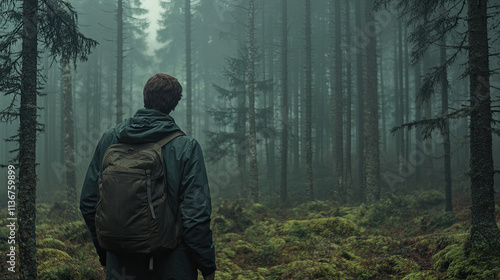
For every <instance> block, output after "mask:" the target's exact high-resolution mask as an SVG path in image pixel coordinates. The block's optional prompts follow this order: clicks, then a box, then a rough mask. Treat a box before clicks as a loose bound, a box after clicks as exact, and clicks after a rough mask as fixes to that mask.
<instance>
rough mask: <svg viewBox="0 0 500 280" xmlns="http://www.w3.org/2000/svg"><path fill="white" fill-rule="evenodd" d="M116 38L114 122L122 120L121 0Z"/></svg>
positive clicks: (117, 17) (121, 1) (120, 1)
mask: <svg viewBox="0 0 500 280" xmlns="http://www.w3.org/2000/svg"><path fill="white" fill-rule="evenodd" d="M116 21H117V25H118V28H117V33H116V34H117V35H116V36H117V38H116V49H117V51H116V123H120V122H122V118H123V111H122V99H123V0H118V11H117V16H116Z"/></svg>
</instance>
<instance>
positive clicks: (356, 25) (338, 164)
mask: <svg viewBox="0 0 500 280" xmlns="http://www.w3.org/2000/svg"><path fill="white" fill-rule="evenodd" d="M118 2H123V6H122V7H121V9H122V10H121V11H122V13H123V14H122V15H121V20H122V21H121V24H119V25H117V16H118V15H117V11H119V10H118V7H117V1H89V2H88V3H87V2H86V1H78V2H75V3H72V4H73V5H74V6H75V9H76V11H77V12H78V16H79V26H80V30H81V32H82V33H83V34H85V35H86V36H88V37H90V38H92V39H95V40H97V41H98V42H99V45H98V46H97V47H96V48H95V49H94V50H93V51H92V53H91V54H90V55H89V57H88V61H86V62H80V63H78V64H77V65H76V68H72V69H71V71H72V82H71V93H72V95H73V99H72V100H73V107H74V113H73V114H74V131H72V133H74V152H75V171H76V190H78V189H79V188H80V186H81V182H82V180H83V177H84V174H85V171H86V168H87V166H88V163H89V161H90V158H91V156H92V153H93V150H94V148H95V145H96V143H97V142H98V140H99V138H100V136H101V134H102V132H104V131H105V130H107V129H109V128H111V127H112V126H113V125H114V124H116V123H117V121H118V120H121V119H124V118H127V117H130V116H131V115H132V114H133V113H134V112H135V111H136V110H137V109H139V108H141V107H142V105H143V104H142V87H143V85H144V84H145V81H147V79H148V78H149V77H150V76H152V75H153V74H155V73H157V72H165V73H169V74H171V75H173V76H175V77H177V78H178V79H179V80H180V81H181V83H182V85H183V86H184V97H183V100H182V101H181V102H180V104H179V106H178V108H177V109H176V110H175V112H173V113H172V116H173V117H174V118H175V120H176V122H177V123H178V124H179V125H180V126H181V128H183V129H184V130H185V131H186V132H189V134H190V135H192V136H193V137H195V138H196V139H198V140H199V141H200V143H201V144H202V147H203V148H204V151H205V156H206V159H207V166H208V167H207V168H208V172H209V177H210V182H211V190H212V195H213V197H214V199H215V200H216V201H217V200H218V199H222V198H238V197H242V196H244V194H245V192H246V189H248V188H249V186H248V176H249V162H248V161H249V156H248V155H249V151H250V145H249V144H248V143H247V140H246V139H247V136H248V134H249V128H250V127H249V126H250V125H249V116H248V100H247V99H246V97H245V96H246V92H245V87H246V85H247V80H248V79H247V78H248V77H247V71H248V69H247V61H248V55H247V48H248V40H247V33H248V32H247V30H248V20H247V17H248V7H247V5H246V3H245V1H236V0H235V1H192V3H191V8H190V11H191V13H190V14H186V13H185V10H186V3H185V2H183V1H167V2H163V3H162V4H161V5H158V6H157V7H156V9H158V10H160V11H161V19H160V20H159V22H158V27H159V29H158V30H152V29H150V28H148V27H149V25H150V24H151V23H150V20H149V19H148V11H147V10H145V9H144V7H143V6H144V5H143V4H141V1H126V0H124V1H118ZM330 2H331V3H330ZM490 2H491V1H490ZM335 5H338V7H336V6H335ZM490 5H491V6H492V7H493V8H492V9H491V10H492V12H491V13H496V12H495V11H496V10H497V9H498V7H497V6H495V4H494V3H493V2H492V3H490ZM305 8H306V7H305V4H304V3H303V2H301V1H293V2H290V1H289V3H288V7H287V13H288V15H287V16H288V20H287V25H286V30H283V26H282V25H283V24H282V16H281V14H282V7H281V2H280V1H255V7H254V9H255V11H254V17H255V18H254V29H253V31H254V38H253V42H252V44H253V48H254V50H255V57H254V60H255V61H254V63H255V70H254V72H255V78H254V79H255V85H256V86H255V113H256V119H255V123H256V128H255V131H256V151H257V157H256V158H257V163H258V164H257V166H258V185H259V189H260V193H259V200H260V201H267V202H272V201H274V200H276V199H278V198H279V196H280V180H281V178H282V177H281V175H280V172H281V169H282V168H280V166H281V159H282V158H285V157H286V161H287V162H286V163H287V184H288V189H287V192H288V196H289V197H292V198H293V199H292V201H303V200H304V199H307V198H308V196H306V195H305V194H306V187H305V185H306V178H307V176H306V173H307V170H306V168H305V167H306V161H307V158H308V155H307V154H308V152H307V151H306V148H307V147H306V146H307V143H308V142H307V141H308V140H307V139H306V134H307V132H306V127H307V126H310V127H309V128H310V132H309V133H310V136H309V137H310V138H309V139H310V140H309V141H311V143H310V144H309V145H310V147H309V149H311V151H312V154H310V155H309V156H310V157H311V165H312V174H313V177H312V178H313V179H312V181H313V185H314V192H313V196H312V197H311V198H313V199H319V198H321V199H325V198H328V199H334V200H343V201H349V202H359V201H363V200H364V197H363V194H362V193H363V191H362V190H363V184H364V182H363V181H364V175H363V172H362V169H363V167H362V166H363V163H364V161H365V157H364V156H363V153H362V147H363V145H364V144H365V143H367V141H368V140H369V139H372V138H369V137H368V135H363V132H364V131H363V116H364V113H365V109H364V108H363V106H364V104H363V101H364V100H363V82H364V77H363V71H364V70H363V65H362V63H361V59H362V56H361V53H362V51H363V50H364V48H366V47H368V46H367V44H368V43H370V42H373V43H375V44H376V46H375V48H376V52H374V53H373V54H374V57H376V61H375V63H376V65H373V66H371V67H372V68H373V69H368V76H372V75H375V76H376V82H377V87H376V88H377V93H378V94H377V100H376V103H377V111H378V115H379V117H378V123H377V125H378V130H379V131H378V134H379V136H378V137H375V141H378V143H379V144H378V148H379V151H380V176H381V177H380V191H381V193H382V196H384V195H387V194H389V193H397V194H404V193H408V192H412V191H415V190H419V189H437V190H444V174H445V172H444V160H443V158H444V152H443V136H442V135H441V133H440V132H439V131H438V130H435V131H434V133H433V134H432V136H431V137H430V138H429V139H427V140H423V139H422V137H421V136H420V134H419V133H420V131H419V130H418V129H412V130H399V131H397V132H395V133H391V132H390V129H391V128H393V127H395V126H400V125H402V124H403V123H409V122H413V121H416V120H420V119H422V118H424V117H425V118H432V117H435V116H440V115H442V108H441V96H440V92H439V89H440V85H439V84H438V83H437V84H436V85H435V87H434V89H432V92H429V94H430V96H429V99H428V101H427V102H423V103H422V104H420V103H421V102H419V100H418V98H417V93H418V89H419V88H420V86H421V83H422V79H423V78H425V77H426V75H429V73H431V72H432V71H433V69H434V68H435V67H437V66H439V65H440V50H439V46H431V47H429V48H428V49H427V50H426V51H425V53H424V54H423V57H422V58H421V59H420V60H419V61H418V62H417V63H416V64H415V63H414V61H413V58H412V57H411V53H412V51H414V50H415V47H414V45H413V44H412V42H411V41H410V39H409V36H410V35H411V32H412V31H414V27H413V26H412V25H410V26H407V25H406V24H405V21H404V20H405V17H401V16H403V15H402V14H401V13H399V12H398V11H397V10H396V9H394V8H393V7H386V8H382V9H379V11H378V12H376V13H373V14H372V17H370V18H367V17H366V16H365V14H366V13H367V7H366V3H365V2H364V1H338V2H336V1H313V3H312V4H311V6H310V9H311V10H310V21H311V23H310V29H308V32H310V39H311V42H310V46H309V51H310V52H311V53H310V56H308V54H307V50H306V41H305V38H306V35H305V31H306V30H305V29H304V26H305V18H306V14H305V13H306V9H305ZM459 8H460V7H459V6H458V7H455V8H454V9H457V10H452V11H451V13H462V16H463V14H464V13H465V11H463V10H462V11H460V10H458V9H459ZM336 13H338V14H336ZM188 17H189V19H188ZM497 22H498V19H497V18H495V17H493V18H492V19H491V20H490V21H489V23H490V26H491V28H494V27H495V26H496V24H497ZM375 24H377V25H376V26H375ZM186 27H188V28H187V29H186ZM461 29H463V30H461ZM465 30H466V27H465V26H463V25H460V26H458V27H457V30H456V31H455V33H451V34H450V35H448V36H446V41H445V45H446V46H449V48H448V49H447V51H448V52H447V56H451V55H452V54H453V55H455V47H454V46H455V45H456V44H458V43H460V42H458V40H459V39H460V36H459V35H460V34H461V32H464V31H465ZM284 31H286V33H287V38H288V39H287V48H283V42H282V37H283V32H284ZM117 32H120V33H119V35H118V34H117ZM497 32H498V31H496V32H495V31H494V32H491V34H492V36H491V37H492V38H493V37H494V36H496V35H495V34H498V33H497ZM150 38H155V39H156V40H157V41H158V42H159V43H157V42H154V41H151V40H150ZM490 47H491V49H492V50H491V53H495V52H496V51H495V50H497V49H498V40H496V39H492V40H491V42H490ZM118 50H119V51H118ZM284 51H285V52H286V54H285V55H286V56H285V57H286V58H287V64H286V66H285V67H286V68H284V69H283V65H282V58H283V55H284V54H283V52H284ZM188 52H189V53H188ZM370 55H371V54H370ZM40 56H42V58H41V59H40V63H39V64H40V65H39V68H40V75H41V76H43V77H44V79H45V82H44V83H43V88H41V89H40V93H42V94H43V96H41V97H40V98H39V103H38V104H39V106H40V107H42V108H43V109H41V110H39V112H38V115H39V118H38V121H39V122H40V123H42V124H43V125H44V131H43V132H40V133H39V134H38V140H37V147H38V149H37V162H38V163H39V165H38V166H37V176H38V179H39V181H38V183H37V191H38V194H39V199H41V200H45V201H47V200H49V199H55V198H57V199H61V198H62V199H64V198H65V196H66V177H65V176H64V170H65V168H64V166H65V165H64V162H65V160H64V148H63V147H64V133H63V129H64V126H63V122H64V116H65V115H67V112H66V111H65V110H64V108H63V92H62V70H61V67H62V66H61V63H60V60H59V59H56V60H55V61H54V60H53V59H51V58H48V55H46V54H44V53H41V54H40ZM456 56H457V57H456V58H455V63H454V64H453V65H451V67H450V68H449V69H448V71H447V76H446V77H447V79H448V82H449V89H448V106H449V110H450V111H451V110H453V109H459V108H461V107H462V106H465V105H466V104H467V100H468V99H469V97H468V94H469V92H468V84H469V81H468V79H467V78H466V77H463V74H464V69H463V67H462V65H463V64H464V63H465V62H466V59H467V56H466V52H465V51H460V52H459V53H458V54H457V55H456ZM308 58H309V59H310V68H307V67H306V62H307V61H306V60H307V59H308ZM498 61H499V60H498V56H491V62H490V65H491V68H496V67H497V66H498V64H499V62H498ZM413 64H414V65H413ZM308 71H309V72H310V76H308ZM284 75H286V80H285V81H286V83H287V84H286V85H284V84H283V81H284V79H283V77H284ZM117 77H120V78H118V79H117ZM307 79H310V84H308V83H307ZM498 79H499V78H498V75H492V76H491V78H490V84H491V85H492V90H491V94H492V96H495V95H498V90H497V88H498V87H499V86H500V83H499V80H498ZM284 91H286V95H284V94H283V92H284ZM308 91H310V92H309V93H308ZM117 92H118V93H119V94H117ZM308 94H309V95H308ZM284 96H286V99H287V100H286V101H285V100H283V99H284ZM307 96H310V98H311V100H310V101H309V102H311V104H310V105H309V106H311V109H309V110H310V113H309V114H310V116H309V118H310V119H309V120H307V118H308V117H307V108H306V105H307V100H306V98H307ZM1 98H2V102H1V103H2V104H4V106H5V105H6V104H9V102H10V100H11V96H2V97H1ZM118 99H121V109H120V110H121V114H120V115H119V116H117V104H118ZM493 99H494V98H493ZM285 102H286V103H285ZM283 104H286V105H283ZM495 104H496V105H498V103H493V106H495ZM285 106H286V107H285ZM284 115H286V123H284V122H283V120H284V119H285V118H284ZM307 121H308V122H307ZM2 126H3V129H2V130H1V132H0V133H1V134H2V135H1V137H2V139H7V138H9V137H11V136H12V135H15V134H16V132H17V129H18V124H17V122H16V121H14V122H12V123H8V124H2ZM284 129H286V136H285V139H286V143H284V142H282V137H283V135H282V133H283V130H284ZM449 130H450V138H449V139H450V144H451V148H450V151H451V178H452V187H453V190H455V191H458V192H462V191H468V187H469V184H468V183H467V181H468V179H467V176H466V173H467V171H468V169H469V166H468V162H469V148H468V119H467V118H461V119H456V120H451V122H450V125H449ZM284 144H286V145H287V153H286V155H285V156H284V155H283V154H282V146H283V145H284ZM498 144H499V140H498V137H494V145H493V147H494V152H493V153H494V155H500V150H499V149H500V147H499V145H498ZM1 145H2V149H0V157H1V158H2V159H3V161H4V162H7V161H8V160H9V159H11V158H13V157H14V154H13V153H11V152H10V151H12V150H14V149H15V148H16V145H15V143H13V142H2V143H1ZM495 166H496V169H498V162H495ZM6 176H7V173H6V172H2V173H1V174H0V178H1V179H2V180H3V181H6V180H7V178H6ZM254 176H255V175H254ZM496 178H497V180H496V181H497V183H496V187H497V188H498V175H496ZM58 195H59V196H60V197H58ZM5 200H6V196H2V197H1V201H2V203H5Z"/></svg>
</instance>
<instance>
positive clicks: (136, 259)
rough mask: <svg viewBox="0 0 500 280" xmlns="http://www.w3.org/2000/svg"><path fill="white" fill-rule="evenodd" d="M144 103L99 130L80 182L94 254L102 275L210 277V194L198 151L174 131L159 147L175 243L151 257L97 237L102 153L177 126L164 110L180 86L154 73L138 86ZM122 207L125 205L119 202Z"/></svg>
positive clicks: (162, 134) (170, 107)
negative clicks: (116, 249) (113, 248)
mask: <svg viewBox="0 0 500 280" xmlns="http://www.w3.org/2000/svg"><path fill="white" fill-rule="evenodd" d="M143 95H144V108H145V109H139V110H138V111H137V112H136V114H135V115H134V117H132V118H131V119H128V120H125V121H123V122H122V123H120V124H118V125H117V126H116V127H115V128H113V129H110V130H108V131H107V132H106V133H104V135H103V136H102V138H101V140H100V141H99V143H98V145H97V148H96V150H95V153H94V156H93V158H92V161H91V162H90V165H89V168H88V171H87V175H86V177H85V181H84V183H83V188H82V193H81V198H80V210H81V212H82V215H83V217H84V219H85V222H86V223H87V226H88V227H89V230H90V232H91V235H92V240H93V242H94V245H95V247H96V250H97V254H98V255H99V260H100V262H101V264H102V265H103V266H105V267H106V279H135V280H141V279H148V280H149V279H197V274H198V272H197V269H199V270H200V271H201V273H202V274H203V277H204V279H214V272H215V270H216V265H215V252H214V245H213V242H212V231H211V230H210V215H211V200H210V191H209V187H208V181H207V175H206V170H205V164H204V160H203V154H202V151H201V148H200V145H199V144H198V142H197V141H196V140H194V139H193V138H191V137H188V136H179V137H176V138H175V139H173V140H172V141H171V142H169V143H168V144H166V145H165V146H164V147H163V148H162V154H163V158H164V165H165V166H164V167H165V170H166V173H165V174H166V179H167V189H166V191H167V193H166V194H167V199H169V201H168V202H169V206H170V208H171V209H174V210H172V211H180V215H178V214H179V213H173V214H174V217H181V223H182V236H181V242H180V245H178V246H177V247H176V248H174V249H172V250H169V251H167V252H165V253H161V254H160V255H155V256H154V258H153V262H154V265H153V267H154V269H153V270H152V271H151V270H150V269H149V267H148V262H149V260H150V259H151V258H150V256H148V255H142V254H121V253H120V254H117V253H113V252H107V251H105V250H104V249H103V248H102V247H101V246H100V245H99V242H98V240H97V235H96V226H95V215H96V205H97V201H98V199H99V190H98V179H99V174H101V173H102V161H103V155H104V153H105V151H106V149H107V148H108V147H109V146H110V145H112V144H116V143H130V144H132V143H151V142H158V141H159V140H161V139H163V138H164V137H166V136H167V135H169V134H171V133H173V132H176V131H180V128H179V127H178V126H177V125H176V124H175V122H174V119H173V118H172V117H171V116H170V115H169V114H170V112H171V111H173V110H174V109H175V107H176V106H177V103H178V102H179V100H180V99H181V97H182V87H181V85H180V84H179V82H178V81H177V79H175V78H174V77H171V76H169V75H166V74H156V75H154V76H153V77H151V78H150V79H149V80H148V82H147V83H146V85H145V87H144V91H143ZM123 207H127V205H123Z"/></svg>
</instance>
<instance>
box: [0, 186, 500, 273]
mask: <svg viewBox="0 0 500 280" xmlns="http://www.w3.org/2000/svg"><path fill="white" fill-rule="evenodd" d="M443 200H444V199H443V195H442V194H441V193H439V192H437V191H428V192H423V193H420V194H418V195H407V196H390V197H388V198H386V199H384V200H383V201H381V202H380V203H377V204H373V205H361V206H356V207H347V206H339V205H338V204H336V203H334V202H329V201H313V202H308V203H304V204H301V205H298V206H297V207H294V208H289V209H283V208H278V207H269V206H263V205H261V204H243V203H239V202H227V201H226V202H222V203H220V204H217V205H214V214H213V220H212V223H213V224H212V228H213V232H214V240H215V245H216V254H217V265H218V271H217V274H216V275H217V279H221V280H223V279H228V280H229V279H230V280H234V279H245V280H247V279H406V280H409V279H488V280H489V279H500V259H496V258H492V257H488V258H480V257H477V256H473V255H471V254H470V253H469V250H468V249H467V239H468V229H469V219H470V210H469V206H470V204H469V202H468V199H467V196H466V195H463V196H457V197H455V198H454V201H453V202H454V212H453V213H445V212H443V211H442V209H443V208H444V207H443ZM497 201H498V199H497ZM63 209H64V205H61V204H58V203H56V204H40V205H39V206H38V225H37V246H38V251H37V259H38V275H39V279H104V273H103V270H102V267H101V266H100V264H99V262H98V260H97V255H96V254H95V252H94V248H93V245H92V242H91V240H90V236H89V233H88V231H87V229H86V226H85V224H84V222H83V221H74V222H65V221H64V210H63ZM496 217H497V222H498V223H499V225H500V207H499V206H497V207H496ZM5 221H6V219H4V218H3V217H2V219H1V220H0V238H1V239H3V240H6V239H5V238H6V236H7V234H8V228H7V227H6V226H5ZM2 243H3V244H1V245H0V246H2V248H1V249H2V252H6V250H7V245H8V244H7V242H2ZM6 257H7V256H6V254H2V255H1V256H0V261H2V263H4V264H5V263H6V261H7V260H6ZM17 269H18V268H17ZM0 275H1V276H0V279H15V275H14V274H12V273H11V272H8V271H7V266H6V265H2V271H0ZM2 277H3V278H2ZM200 279H201V278H200Z"/></svg>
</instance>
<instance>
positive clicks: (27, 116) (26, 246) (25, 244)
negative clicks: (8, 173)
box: [17, 0, 38, 280]
mask: <svg viewBox="0 0 500 280" xmlns="http://www.w3.org/2000/svg"><path fill="white" fill-rule="evenodd" d="M37 10H38V0H24V1H23V12H22V22H23V32H22V54H21V55H22V66H21V67H22V77H21V105H20V111H19V122H20V124H19V168H18V170H17V174H19V184H18V186H19V192H18V203H19V206H18V208H17V210H18V218H19V231H18V233H19V270H20V279H21V280H32V279H36V278H37V277H36V276H37V275H36V273H37V262H36V232H35V221H36V179H37V177H36V170H35V167H36V127H37V74H38V73H37V56H38V46H37V35H38V22H37Z"/></svg>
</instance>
